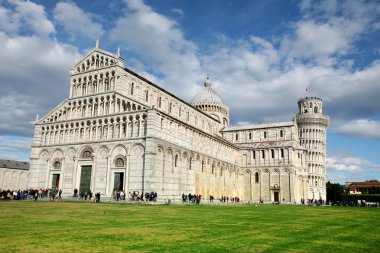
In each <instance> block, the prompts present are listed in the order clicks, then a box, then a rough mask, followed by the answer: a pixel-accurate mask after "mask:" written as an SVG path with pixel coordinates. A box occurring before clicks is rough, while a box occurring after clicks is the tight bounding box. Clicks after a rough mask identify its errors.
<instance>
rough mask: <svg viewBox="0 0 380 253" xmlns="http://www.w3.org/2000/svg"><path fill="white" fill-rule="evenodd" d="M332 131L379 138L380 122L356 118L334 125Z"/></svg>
mask: <svg viewBox="0 0 380 253" xmlns="http://www.w3.org/2000/svg"><path fill="white" fill-rule="evenodd" d="M334 131H335V132H337V133H341V134H346V135H352V136H358V137H366V138H376V139H380V122H379V121H376V120H369V119H357V120H352V121H349V122H346V123H344V124H342V125H340V126H338V127H336V128H335V129H334Z"/></svg>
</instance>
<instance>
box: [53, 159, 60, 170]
mask: <svg viewBox="0 0 380 253" xmlns="http://www.w3.org/2000/svg"><path fill="white" fill-rule="evenodd" d="M53 168H54V169H55V170H60V169H61V163H60V162H59V161H56V162H55V163H54V164H53Z"/></svg>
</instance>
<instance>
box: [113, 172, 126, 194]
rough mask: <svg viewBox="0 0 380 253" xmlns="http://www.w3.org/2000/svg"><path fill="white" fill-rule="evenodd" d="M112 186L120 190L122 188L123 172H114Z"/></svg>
mask: <svg viewBox="0 0 380 253" xmlns="http://www.w3.org/2000/svg"><path fill="white" fill-rule="evenodd" d="M113 188H114V189H116V190H119V191H122V190H123V188H124V172H115V179H114V181H113Z"/></svg>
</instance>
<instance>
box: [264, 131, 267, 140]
mask: <svg viewBox="0 0 380 253" xmlns="http://www.w3.org/2000/svg"><path fill="white" fill-rule="evenodd" d="M266 138H267V131H264V139H266Z"/></svg>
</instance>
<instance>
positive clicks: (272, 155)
mask: <svg viewBox="0 0 380 253" xmlns="http://www.w3.org/2000/svg"><path fill="white" fill-rule="evenodd" d="M270 153H271V157H272V158H274V150H273V149H271V150H270Z"/></svg>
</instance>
